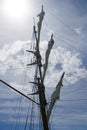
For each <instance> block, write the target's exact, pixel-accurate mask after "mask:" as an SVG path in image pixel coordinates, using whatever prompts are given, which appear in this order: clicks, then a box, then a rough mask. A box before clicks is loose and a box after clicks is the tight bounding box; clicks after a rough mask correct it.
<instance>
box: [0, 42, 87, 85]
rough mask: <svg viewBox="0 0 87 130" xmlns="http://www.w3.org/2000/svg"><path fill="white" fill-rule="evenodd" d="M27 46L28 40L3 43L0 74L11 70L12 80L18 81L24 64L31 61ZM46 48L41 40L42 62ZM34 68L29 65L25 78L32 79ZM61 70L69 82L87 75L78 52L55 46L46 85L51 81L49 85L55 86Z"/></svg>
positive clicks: (0, 52) (51, 55) (0, 54)
mask: <svg viewBox="0 0 87 130" xmlns="http://www.w3.org/2000/svg"><path fill="white" fill-rule="evenodd" d="M29 47H30V41H15V42H14V43H11V44H5V45H4V46H3V48H2V49H1V51H0V56H1V58H0V63H1V66H0V72H1V75H3V76H5V75H6V74H7V75H8V74H9V72H11V70H12V73H13V78H14V81H16V80H17V81H18V80H19V79H20V78H18V77H21V75H23V72H24V70H25V68H26V64H27V63H29V62H30V61H31V57H32V56H31V55H28V54H26V53H25V50H26V48H29ZM46 48H47V41H42V42H41V44H40V49H41V54H42V62H43V63H44V55H45V51H46ZM34 68H35V67H31V66H30V67H29V69H28V70H27V72H26V76H27V78H26V79H27V80H29V81H31V80H33V78H31V77H32V76H34V70H35V69H34ZM63 71H65V73H66V75H65V79H66V80H67V81H68V82H69V83H71V84H73V83H76V82H77V81H79V80H80V79H81V78H85V77H86V76H87V71H86V69H85V68H84V66H83V63H82V60H81V59H80V56H79V53H76V52H71V51H68V50H66V49H64V48H62V47H57V48H56V49H52V51H51V54H50V59H49V68H48V70H47V76H46V78H47V79H48V80H45V81H46V82H45V83H46V85H47V86H48V85H50V83H49V81H51V86H52V85H53V86H54V87H55V85H56V84H55V83H57V82H58V79H60V76H61V74H62V72H63ZM31 74H32V76H31ZM9 77H10V76H9ZM9 77H8V78H9Z"/></svg>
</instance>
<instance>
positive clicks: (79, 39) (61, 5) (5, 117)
mask: <svg viewBox="0 0 87 130" xmlns="http://www.w3.org/2000/svg"><path fill="white" fill-rule="evenodd" d="M9 1H10V0H8V1H7V3H6V4H5V2H6V0H0V79H2V80H5V81H6V82H8V83H9V84H11V85H13V86H14V87H16V88H17V89H19V90H21V91H23V92H24V93H25V94H28V93H30V92H31V85H30V84H29V83H28V82H29V81H32V80H33V76H34V67H32V68H30V67H29V68H26V64H27V63H29V62H30V61H31V55H28V54H27V53H26V49H27V48H30V46H31V41H32V26H33V17H35V22H37V21H38V19H37V17H36V16H37V14H38V13H39V12H40V8H41V5H42V4H43V5H44V10H45V18H44V21H43V27H42V34H41V43H40V50H41V54H42V62H43V63H44V56H43V55H44V52H45V51H46V48H47V43H48V41H49V39H50V35H51V33H53V34H54V40H55V44H54V47H53V49H52V51H51V55H50V59H49V68H48V70H47V75H46V79H45V86H46V94H47V99H48V102H49V101H50V96H51V93H52V91H53V90H54V89H55V86H56V84H57V82H58V81H59V79H60V76H61V74H62V72H63V71H65V77H64V81H63V84H64V86H63V87H62V90H61V94H60V101H58V102H57V103H56V105H55V108H54V111H53V113H52V117H51V124H52V129H54V130H57V129H60V130H65V129H67V130H86V129H87V58H86V57H87V44H86V43H87V0H48V1H46V0H35V1H34V0H32V2H31V1H30V0H25V1H26V4H23V5H25V7H26V11H24V12H22V11H23V10H21V6H22V2H23V0H22V1H20V0H17V1H19V2H18V3H19V5H21V6H18V5H17V4H18V3H14V4H15V5H16V7H14V10H16V9H17V8H18V9H20V11H21V12H22V14H23V15H21V13H20V12H19V11H18V14H17V13H16V14H15V12H14V10H12V11H11V10H9V11H10V12H9V11H8V7H9V8H10V7H11V6H13V5H11V4H10V5H9ZM13 1H14V0H13ZM15 1H16V0H15ZM7 5H8V6H7ZM23 7H24V6H22V9H23ZM6 9H7V10H6ZM24 10H25V8H24ZM11 12H12V13H11ZM49 89H50V91H49ZM0 92H1V93H0V104H1V105H0V129H1V130H5V129H6V130H10V129H11V130H14V129H16V127H18V129H21V130H22V128H24V122H25V117H26V111H27V107H28V101H27V100H26V99H24V98H21V96H19V95H18V94H16V93H15V92H13V91H11V90H10V89H8V88H7V87H5V86H4V85H2V84H0ZM20 100H21V101H20ZM16 106H17V107H16ZM16 108H17V109H16ZM20 109H21V110H20ZM18 113H19V117H18V118H17V114H18ZM14 115H15V116H14ZM20 117H21V119H20ZM16 120H18V122H20V125H19V126H16V125H17V124H16ZM13 122H14V123H13ZM22 125H23V126H22ZM21 127H22V128H21Z"/></svg>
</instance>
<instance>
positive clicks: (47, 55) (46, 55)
mask: <svg viewBox="0 0 87 130" xmlns="http://www.w3.org/2000/svg"><path fill="white" fill-rule="evenodd" d="M53 44H54V40H53V34H52V35H51V39H50V41H49V43H48V48H47V51H46V53H45V64H44V65H43V68H44V72H43V81H44V78H45V75H46V71H47V67H48V60H49V55H50V52H51V49H52V47H53Z"/></svg>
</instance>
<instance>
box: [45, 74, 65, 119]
mask: <svg viewBox="0 0 87 130" xmlns="http://www.w3.org/2000/svg"><path fill="white" fill-rule="evenodd" d="M64 74H65V72H63V74H62V76H61V79H60V81H59V82H58V84H57V85H56V89H55V90H54V92H53V93H52V95H51V103H50V105H49V108H48V110H47V119H48V121H49V118H50V115H51V112H52V109H53V107H54V105H55V103H56V101H57V100H59V99H60V90H61V87H62V86H63V84H62V82H63V81H62V80H63V77H64Z"/></svg>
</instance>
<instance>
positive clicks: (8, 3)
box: [2, 0, 32, 21]
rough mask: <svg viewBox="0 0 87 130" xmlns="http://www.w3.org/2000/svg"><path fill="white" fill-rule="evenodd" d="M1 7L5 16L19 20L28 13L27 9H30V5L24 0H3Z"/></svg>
mask: <svg viewBox="0 0 87 130" xmlns="http://www.w3.org/2000/svg"><path fill="white" fill-rule="evenodd" d="M2 9H3V13H4V14H5V15H6V17H7V18H9V19H10V20H14V21H20V20H23V19H25V18H26V17H27V15H29V11H28V9H29V10H32V5H30V4H28V2H27V1H26V0H4V2H3V7H2Z"/></svg>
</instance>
